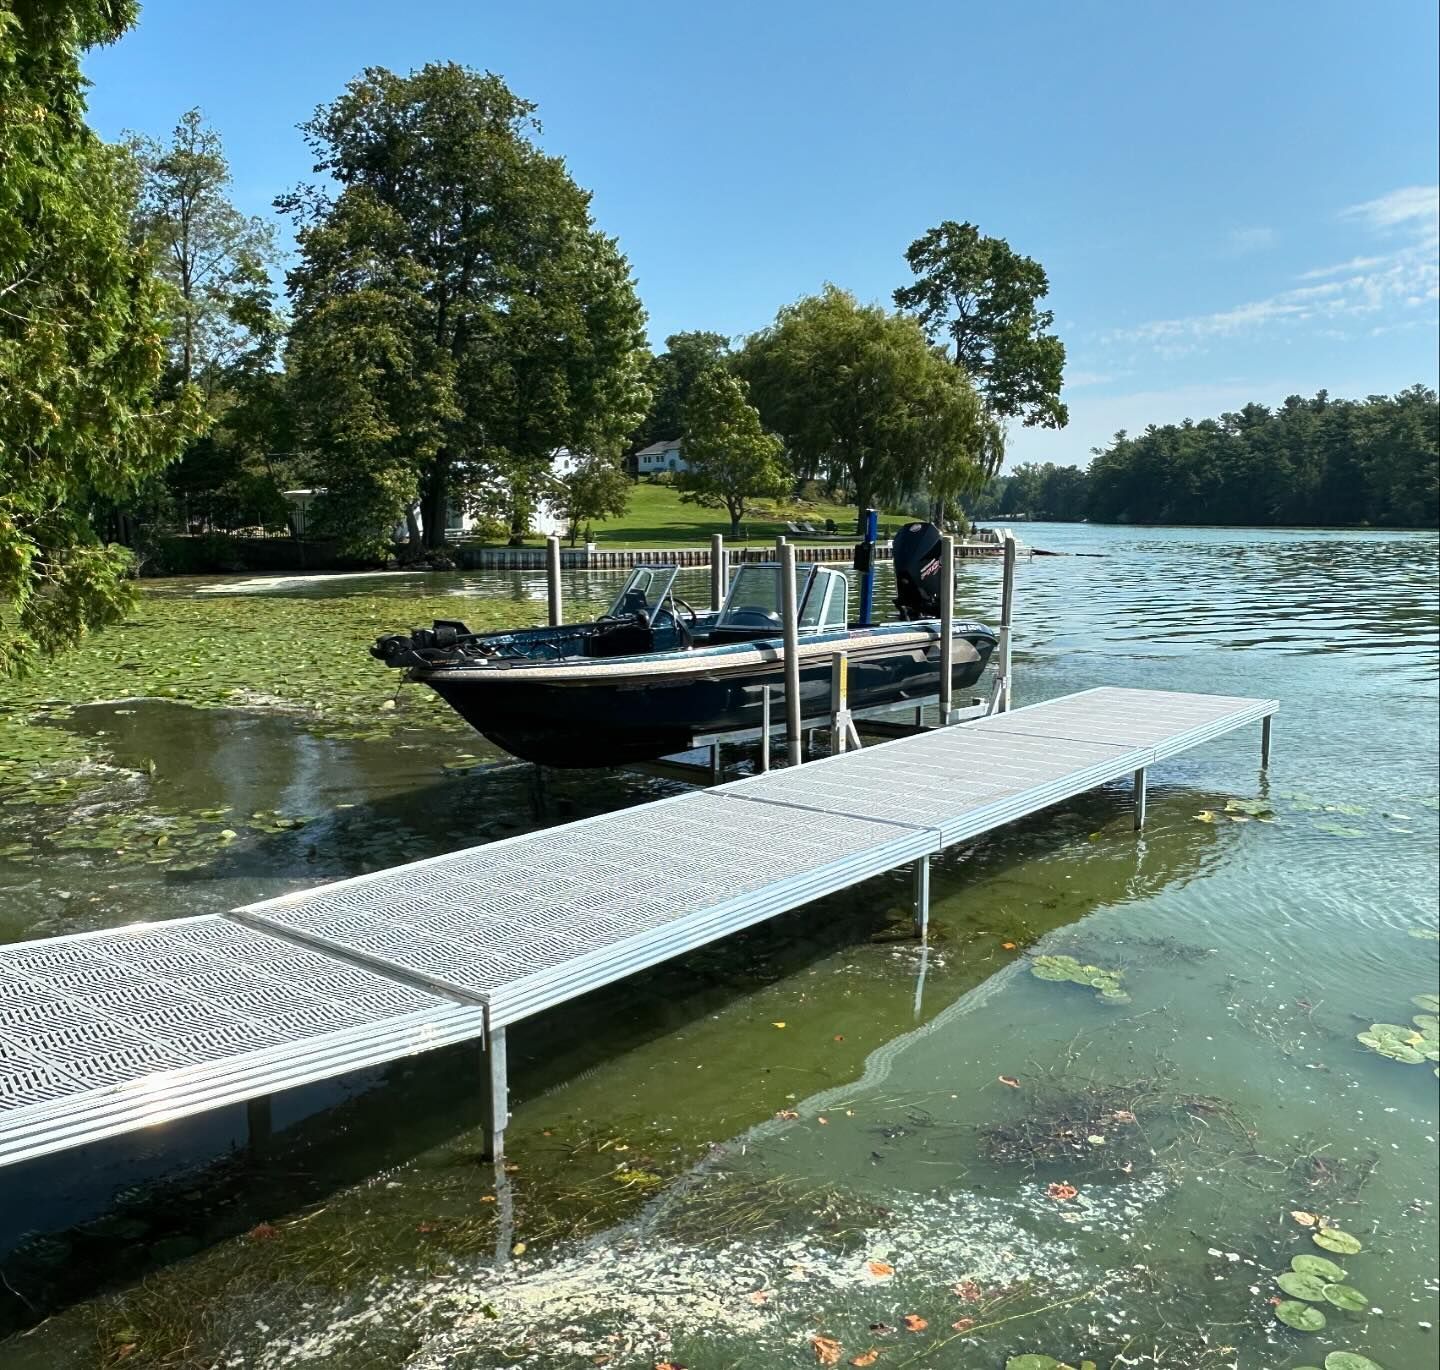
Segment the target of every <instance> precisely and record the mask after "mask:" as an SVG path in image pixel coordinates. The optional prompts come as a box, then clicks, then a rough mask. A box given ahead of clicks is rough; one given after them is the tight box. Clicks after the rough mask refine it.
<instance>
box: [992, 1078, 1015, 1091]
mask: <svg viewBox="0 0 1440 1370" xmlns="http://www.w3.org/2000/svg"><path fill="white" fill-rule="evenodd" d="M995 1078H996V1079H997V1080H999V1081H1000V1083H1001V1084H1002V1085H1005V1086H1006V1087H1007V1088H1009V1089H1019V1088H1020V1081H1019V1080H1017V1079H1016V1078H1015V1077H1014V1076H1013V1075H997V1076H996V1077H995Z"/></svg>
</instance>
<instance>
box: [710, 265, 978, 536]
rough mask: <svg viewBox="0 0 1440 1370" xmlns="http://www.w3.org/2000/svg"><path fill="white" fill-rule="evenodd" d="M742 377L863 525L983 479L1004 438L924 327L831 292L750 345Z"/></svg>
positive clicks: (796, 461)
mask: <svg viewBox="0 0 1440 1370" xmlns="http://www.w3.org/2000/svg"><path fill="white" fill-rule="evenodd" d="M736 367H737V369H738V370H739V372H740V374H741V375H742V376H744V378H745V379H746V381H748V383H749V387H750V398H751V400H752V402H753V403H754V404H755V406H756V408H757V409H758V410H759V412H760V417H761V419H762V420H763V422H764V425H765V427H766V428H768V429H769V430H771V431H772V432H775V433H778V434H779V435H780V436H781V437H782V438H783V439H784V442H785V447H786V450H787V451H788V453H789V455H790V460H791V462H792V464H793V465H794V467H795V469H796V472H797V474H799V475H801V476H805V477H813V476H817V475H823V476H825V477H827V478H828V479H829V480H831V481H832V482H835V483H840V484H844V485H845V486H846V487H847V488H848V489H849V491H850V493H851V496H852V497H853V499H854V500H855V502H856V504H857V505H858V506H859V508H860V509H861V511H862V513H863V511H864V510H865V509H866V508H868V507H870V506H872V505H878V504H885V503H893V502H898V501H900V500H903V499H904V498H905V497H907V496H909V495H912V494H914V493H916V492H917V491H920V490H922V489H929V488H931V487H933V486H937V485H938V486H940V487H943V489H944V490H945V492H946V493H947V495H948V494H951V493H953V492H956V491H958V490H960V489H963V488H968V486H969V485H971V484H977V483H978V482H979V481H980V480H981V479H982V477H983V465H982V462H983V460H984V459H985V456H986V454H987V446H986V444H987V443H988V442H991V441H993V440H994V438H993V433H991V431H990V430H989V429H988V428H987V426H986V424H985V423H984V415H983V413H982V409H981V405H980V403H979V400H978V398H977V396H976V394H975V391H974V389H973V388H972V386H971V384H970V382H969V379H968V378H967V377H966V375H965V373H964V372H963V371H962V370H960V369H959V368H957V367H955V366H953V365H952V364H951V363H950V362H949V361H948V360H947V358H946V357H945V356H944V354H943V353H942V352H941V351H940V350H939V349H938V348H935V347H933V346H931V344H930V343H929V342H928V341H927V340H926V338H925V334H924V332H923V331H922V329H921V327H920V325H919V324H918V323H917V322H916V321H915V320H914V319H913V318H910V317H908V316H906V315H903V314H891V313H888V312H887V311H886V310H884V309H882V308H880V307H879V306H878V305H862V304H860V303H858V302H857V301H856V299H855V297H854V296H853V295H851V294H850V293H849V292H848V291H844V290H839V289H837V288H836V287H835V286H833V285H831V286H826V287H825V289H824V291H823V292H822V293H821V294H819V295H812V296H808V297H806V298H804V299H801V300H799V301H797V302H796V303H795V304H793V305H787V306H786V307H785V308H784V309H782V310H781V311H780V313H779V315H778V316H777V317H776V320H775V322H774V324H772V325H771V326H770V327H769V328H767V329H764V330H763V331H761V332H760V333H757V334H754V335H753V336H752V337H750V338H749V339H748V340H747V341H746V343H745V346H744V348H743V349H742V350H741V352H740V353H739V354H738V356H737V358H736Z"/></svg>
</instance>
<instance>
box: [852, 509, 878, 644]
mask: <svg viewBox="0 0 1440 1370" xmlns="http://www.w3.org/2000/svg"><path fill="white" fill-rule="evenodd" d="M879 535H880V514H879V512H878V511H877V510H875V509H867V510H866V511H865V540H864V541H863V542H862V543H861V544H860V546H859V547H857V548H856V549H855V553H856V555H855V564H856V566H857V567H858V568H859V570H860V626H861V627H862V628H868V627H869V626H870V621H871V618H872V617H873V615H874V612H875V542H876V539H877V538H878V537H879Z"/></svg>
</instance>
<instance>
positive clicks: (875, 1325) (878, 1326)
mask: <svg viewBox="0 0 1440 1370" xmlns="http://www.w3.org/2000/svg"><path fill="white" fill-rule="evenodd" d="M870 1330H871V1331H872V1332H874V1333H876V1334H877V1335H878V1336H882V1337H884V1336H888V1335H889V1334H890V1333H891V1332H893V1331H894V1330H895V1329H894V1328H893V1327H891V1326H890V1324H889V1323H888V1322H872V1323H871V1324H870Z"/></svg>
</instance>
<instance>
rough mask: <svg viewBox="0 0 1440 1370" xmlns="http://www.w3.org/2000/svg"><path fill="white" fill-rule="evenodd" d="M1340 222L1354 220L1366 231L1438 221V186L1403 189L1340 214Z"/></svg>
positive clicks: (1439, 195)
mask: <svg viewBox="0 0 1440 1370" xmlns="http://www.w3.org/2000/svg"><path fill="white" fill-rule="evenodd" d="M1340 217H1341V218H1342V219H1357V220H1359V221H1360V222H1361V223H1364V224H1366V225H1368V226H1369V227H1370V228H1375V229H1385V228H1394V227H1395V226H1396V225H1397V224H1408V223H1411V222H1412V221H1414V220H1416V219H1420V220H1424V221H1426V222H1429V223H1432V224H1433V223H1435V222H1437V221H1440V186H1404V187H1403V188H1402V189H1400V190H1392V191H1391V192H1390V193H1389V194H1388V195H1381V196H1380V197H1379V198H1378V199H1374V200H1366V201H1365V202H1364V203H1363V204H1358V205H1351V206H1350V207H1349V208H1348V209H1342V210H1341V211H1340Z"/></svg>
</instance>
